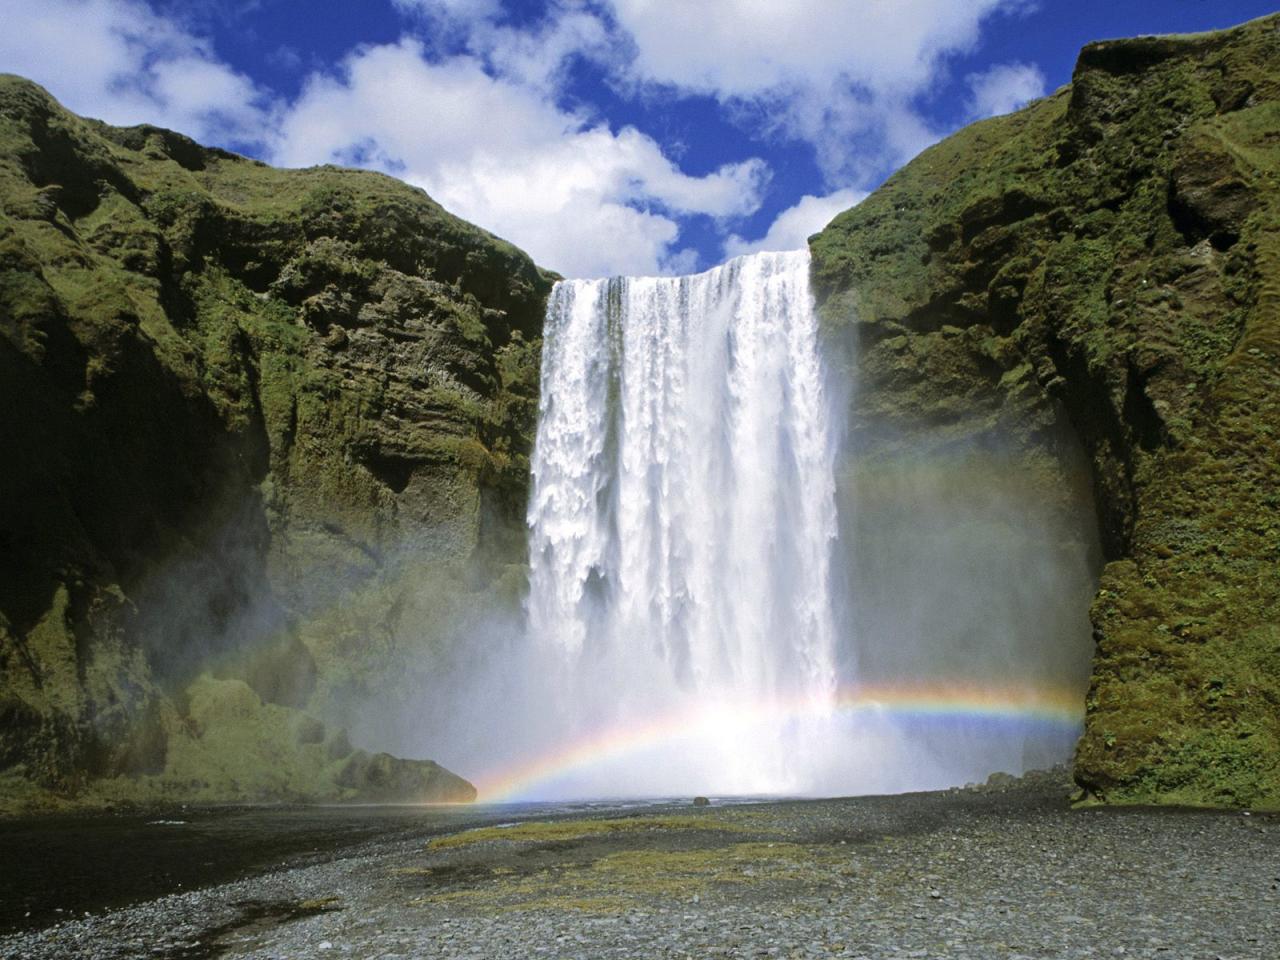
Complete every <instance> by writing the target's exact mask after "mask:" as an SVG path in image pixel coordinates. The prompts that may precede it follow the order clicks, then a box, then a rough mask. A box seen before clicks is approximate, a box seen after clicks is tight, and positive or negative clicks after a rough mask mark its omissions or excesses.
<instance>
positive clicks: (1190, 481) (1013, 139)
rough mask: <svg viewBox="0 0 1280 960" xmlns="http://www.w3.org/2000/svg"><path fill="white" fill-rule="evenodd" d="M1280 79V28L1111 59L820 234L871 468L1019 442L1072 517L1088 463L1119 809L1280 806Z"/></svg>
mask: <svg viewBox="0 0 1280 960" xmlns="http://www.w3.org/2000/svg"><path fill="white" fill-rule="evenodd" d="M1278 64H1280V17H1276V16H1272V17H1267V18H1263V19H1261V20H1257V21H1253V22H1251V23H1248V24H1245V25H1243V26H1241V27H1239V28H1236V29H1234V30H1229V31H1224V32H1220V33H1213V34H1205V35H1198V36H1187V37H1158V38H1140V39H1136V40H1124V41H1113V42H1106V43H1098V44H1093V45H1090V46H1088V47H1086V48H1085V49H1084V50H1083V51H1082V53H1081V54H1080V58H1079V62H1078V64H1077V67H1076V70H1075V74H1074V77H1073V80H1072V83H1071V85H1070V86H1069V87H1068V88H1065V89H1063V90H1060V91H1058V92H1057V93H1055V94H1054V95H1052V96H1050V97H1047V98H1045V99H1044V100H1042V101H1039V102H1037V103H1035V104H1033V105H1032V106H1030V107H1028V108H1027V109H1025V110H1023V111H1020V112H1018V113H1016V114H1013V115H1010V116H1006V117H999V118H996V119H992V120H987V121H984V122H981V123H978V124H975V125H973V126H971V127H969V128H966V129H965V130H963V131H961V132H960V133H958V134H956V135H955V136H953V137H951V138H949V139H947V140H945V141H943V142H942V143H940V144H938V145H937V146H935V147H933V148H931V149H930V150H928V151H926V152H925V153H924V154H922V155H921V156H920V157H919V158H917V159H916V160H915V161H913V162H912V163H911V164H909V165H908V166H907V167H906V168H904V169H903V170H901V171H900V172H899V173H897V174H895V175H894V176H893V177H892V178H891V179H890V180H889V181H888V182H887V183H886V184H885V185H884V186H883V187H882V188H881V189H880V190H878V191H877V192H875V193H874V194H872V195H871V196H870V197H869V198H868V199H867V200H865V201H864V202H863V203H862V204H861V205H859V206H858V207H857V208H855V209H853V210H851V211H848V212H846V213H845V214H843V215H841V216H840V217H838V218H837V219H836V220H835V222H834V223H832V224H831V225H830V226H829V227H828V228H827V229H826V230H825V231H823V233H821V234H820V235H818V236H817V237H815V238H814V239H813V240H812V241H811V244H812V249H813V254H814V260H815V266H814V270H815V281H816V285H817V288H818V290H819V296H820V299H821V302H822V305H821V309H822V315H823V318H824V324H825V328H826V331H827V333H828V335H829V336H830V337H831V339H832V341H833V342H835V343H843V342H852V343H856V346H857V348H856V349H854V350H851V351H850V352H849V353H848V354H847V356H848V358H849V360H848V362H849V363H850V364H851V368H850V370H849V373H850V376H851V378H852V379H853V381H854V382H855V383H856V384H857V403H856V404H855V405H854V406H853V407H852V408H851V414H850V416H851V440H852V442H853V444H854V446H855V447H856V449H858V450H859V452H860V454H861V455H863V456H865V457H866V458H868V459H869V460H870V461H872V462H874V461H875V460H876V458H889V457H893V456H895V455H898V454H900V453H901V451H903V450H904V449H909V450H911V451H914V453H915V454H918V455H920V456H929V457H936V458H942V459H945V458H947V457H949V456H955V455H958V452H961V451H965V450H974V449H1000V450H1003V451H1006V452H1008V453H1009V454H1010V455H1011V456H1013V457H1015V458H1016V459H1017V461H1018V463H1019V469H1020V470H1021V471H1022V472H1023V473H1024V474H1025V475H1027V476H1030V477H1032V478H1033V480H1032V481H1031V482H1032V484H1033V487H1034V488H1035V489H1038V491H1039V496H1042V497H1043V498H1044V499H1045V501H1046V502H1049V503H1054V502H1057V501H1059V500H1063V497H1064V492H1065V491H1067V490H1069V489H1070V488H1071V487H1072V485H1073V483H1074V481H1075V477H1074V474H1073V471H1072V468H1071V466H1070V464H1071V456H1070V453H1069V450H1068V447H1069V446H1070V445H1071V443H1072V442H1074V440H1075V439H1078V440H1079V441H1080V442H1081V443H1082V444H1083V447H1084V450H1085V453H1086V455H1087V459H1088V466H1089V475H1090V477H1091V480H1092V488H1093V494H1094V500H1095V502H1096V512H1097V522H1098V528H1099V533H1100V539H1101V544H1102V550H1103V554H1104V558H1105V561H1106V565H1105V567H1104V569H1103V570H1102V574H1101V584H1100V587H1099V589H1098V591H1097V593H1096V596H1095V598H1094V601H1093V604H1092V607H1091V610H1090V618H1091V621H1092V625H1093V635H1094V640H1095V643H1096V649H1095V653H1094V660H1093V668H1092V679H1091V683H1090V687H1089V691H1088V700H1087V718H1086V729H1085V733H1084V736H1083V739H1082V740H1081V741H1080V744H1079V747H1078V749H1077V753H1076V759H1075V776H1076V779H1077V781H1078V782H1079V784H1080V785H1081V786H1082V787H1083V788H1084V789H1085V790H1086V791H1087V792H1088V795H1089V796H1091V797H1093V798H1096V799H1099V800H1104V801H1112V802H1150V801H1154V802H1180V803H1197V804H1198V803H1208V804H1229V805H1270V806H1275V805H1278V804H1280V67H1277V65H1278ZM1036 478H1038V479H1036ZM1063 502H1064V503H1065V501H1063ZM1064 509H1065V506H1064Z"/></svg>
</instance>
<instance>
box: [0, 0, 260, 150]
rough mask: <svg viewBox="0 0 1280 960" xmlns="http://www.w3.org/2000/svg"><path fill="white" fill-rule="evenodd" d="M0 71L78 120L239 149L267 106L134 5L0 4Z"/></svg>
mask: <svg viewBox="0 0 1280 960" xmlns="http://www.w3.org/2000/svg"><path fill="white" fill-rule="evenodd" d="M0 23H3V24H4V29H3V30H0V65H2V66H3V68H4V69H5V70H8V71H11V72H14V73H18V74H21V75H23V76H25V77H28V78H30V79H32V80H35V81H36V82H37V83H40V84H42V85H43V86H45V87H47V88H48V89H50V90H51V91H52V92H53V93H54V94H55V95H56V96H57V97H58V98H59V99H60V100H62V102H63V103H65V104H66V105H67V106H68V107H70V108H71V109H72V110H75V111H76V112H78V113H82V114H87V115H89V116H92V117H98V118H100V119H103V120H107V121H109V122H111V123H116V124H135V123H144V122H146V123H153V124H157V125H160V126H167V127H172V128H174V129H177V130H181V131H182V132H184V133H186V134H188V135H190V136H192V137H196V138H197V139H203V140H214V141H218V142H221V143H233V144H240V145H244V146H249V145H253V144H255V143H259V142H261V138H262V136H263V132H264V131H265V130H266V129H268V128H269V126H270V122H269V113H270V109H271V103H270V99H269V98H268V97H267V96H266V95H265V94H264V93H263V92H262V91H261V90H259V89H258V88H257V87H256V86H255V84H254V83H253V81H251V80H250V79H249V78H248V77H246V76H244V74H242V73H239V72H237V71H236V70H233V69H232V68H231V67H229V66H227V65H226V64H225V63H223V62H222V61H221V60H220V59H219V58H218V57H217V55H216V54H215V53H214V51H213V50H212V48H211V47H210V45H209V44H208V43H207V42H206V41H205V40H203V39H202V38H200V37H198V36H196V35H194V34H193V33H191V32H190V31H188V30H187V29H185V28H184V27H183V26H182V25H181V24H179V23H177V22H175V21H173V20H170V19H166V18H164V17H161V16H159V15H157V14H156V13H155V12H154V11H153V10H152V9H151V8H150V7H149V6H148V5H147V4H145V3H142V2H137V0H41V2H40V3H38V4H37V3H31V2H29V0H0Z"/></svg>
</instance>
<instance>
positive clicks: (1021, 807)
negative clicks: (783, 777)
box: [0, 777, 1280, 960]
mask: <svg viewBox="0 0 1280 960" xmlns="http://www.w3.org/2000/svg"><path fill="white" fill-rule="evenodd" d="M0 957H4V958H6V960H8V958H12V960H18V958H54V957H57V958H68V957H76V958H80V957H83V958H93V960H109V958H122V957H152V958H159V960H165V958H171V960H204V958H212V957H228V958H263V960H265V958H279V960H285V958H304V957H322V958H334V960H337V958H348V957H351V958H370V960H372V958H384V960H393V958H404V960H408V958H427V957H431V958H435V957H440V958H474V960H488V958H493V960H507V958H524V957H528V958H535V957H555V958H581V960H603V958H613V957H619V958H621V957H698V958H702V957H751V958H757V957H760V958H768V957H785V958H789V957H800V958H807V957H866V958H873V957H874V958H880V957H893V958H899V960H900V958H908V957H921V958H942V957H947V958H951V957H955V958H961V957H966V958H967V957H972V958H983V960H988V958H1015V957H1026V958H1036V960H1039V958H1059V957H1060V958H1077V957H1159V958H1168V960H1174V958H1177V960H1182V958H1205V960H1212V958H1215V957H1217V958H1231V960H1246V958H1248V960H1254V958H1256V960H1277V958H1280V816H1277V815H1275V814H1261V813H1253V814H1245V813H1239V812H1236V813H1214V812H1197V811H1174V810H1146V809H1128V810H1109V809H1092V810H1071V809H1069V807H1068V806H1067V803H1066V800H1065V792H1064V789H1063V785H1062V783H1061V781H1060V780H1058V779H1055V778H1047V777H1039V778H1029V779H1027V780H1025V781H1020V782H1017V783H1014V784H1010V785H1005V786H1003V787H1001V788H987V789H982V790H977V791H952V792H945V793H927V794H911V795H905V796H896V797H865V798H855V799H845V800H822V801H794V802H785V803H770V804H758V805H739V806H722V805H716V804H713V805H711V806H710V807H697V808H695V807H692V806H679V807H675V806H673V807H666V808H649V809H645V810H643V811H641V812H628V813H626V814H625V815H623V816H619V815H618V814H616V813H615V814H612V815H598V816H594V817H589V818H581V817H579V818H576V819H551V820H540V821H533V822H523V823H520V824H517V825H505V824H504V825H502V826H500V827H496V828H495V827H487V828H482V829H477V830H471V831H465V832H460V833H456V834H452V835H449V836H445V837H443V838H441V837H437V838H434V839H428V838H426V837H418V838H408V839H406V838H405V837H404V836H403V834H399V835H397V836H396V837H394V838H390V839H378V840H371V841H367V842H365V843H363V844H360V845H358V846H356V847H353V848H348V849H347V850H345V851H343V852H341V853H340V854H337V855H335V857H334V858H333V859H330V860H327V861H321V862H315V861H314V855H313V859H312V862H310V863H308V864H306V865H301V866H298V865H295V866H288V865H284V866H282V867H281V869H279V870H277V871H275V872H273V873H269V874H266V875H264V876H257V877H255V878H252V879H247V880H241V881H237V882H233V883H225V884H220V885H217V886H212V887H209V888H207V889H204V890H199V891H192V892H188V893H183V894H178V895H174V896H169V897H164V898H161V899H158V900H152V901H150V902H147V903H143V904H139V905H136V906H132V907H127V908H123V909H118V910H113V911H109V912H106V913H104V914H101V915H95V916H88V917H83V918H80V919H77V920H71V921H66V922H63V923H60V924H57V925H55V926H52V927H47V928H45V929H43V930H38V931H29V932H25V933H20V934H15V935H11V936H9V937H5V938H2V939H0Z"/></svg>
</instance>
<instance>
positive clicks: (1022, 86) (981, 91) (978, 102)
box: [965, 63, 1045, 120]
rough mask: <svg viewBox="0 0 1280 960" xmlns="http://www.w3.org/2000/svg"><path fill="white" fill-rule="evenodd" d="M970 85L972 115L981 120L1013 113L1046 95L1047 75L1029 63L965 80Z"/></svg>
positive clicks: (1000, 66)
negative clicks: (1045, 77) (1045, 80)
mask: <svg viewBox="0 0 1280 960" xmlns="http://www.w3.org/2000/svg"><path fill="white" fill-rule="evenodd" d="M965 83H967V84H968V85H969V90H970V92H971V97H970V100H969V115H970V116H971V117H972V118H973V119H975V120H980V119H982V118H984V117H995V116H999V115H1000V114H1002V113H1012V112H1013V111H1014V110H1017V109H1018V108H1019V107H1022V106H1026V104H1027V103H1028V102H1030V101H1032V100H1034V99H1036V98H1037V97H1043V96H1044V95H1045V82H1044V74H1043V73H1041V72H1040V68H1039V67H1037V66H1035V64H1030V63H1001V64H997V65H996V66H994V67H992V68H991V69H990V70H987V71H985V72H983V73H971V74H969V76H967V77H965Z"/></svg>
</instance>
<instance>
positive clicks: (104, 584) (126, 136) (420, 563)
mask: <svg viewBox="0 0 1280 960" xmlns="http://www.w3.org/2000/svg"><path fill="white" fill-rule="evenodd" d="M550 282H551V281H550V278H548V277H547V276H546V275H544V274H543V273H541V272H540V271H539V270H538V269H537V268H536V267H535V266H534V265H533V264H532V263H531V262H530V261H529V259H528V258H527V257H526V256H524V254H522V253H521V252H520V251H518V250H516V249H515V248H513V247H511V246H510V245H508V244H506V243H504V242H503V241H501V240H498V239H497V238H495V237H493V236H491V235H489V234H487V233H485V232H483V231H481V230H478V229H476V228H475V227H472V226H470V225H469V224H466V223H464V222H462V221H460V220H458V219H457V218H455V217H452V216H450V215H449V214H447V213H445V212H444V211H443V210H442V209H441V208H440V207H439V206H438V205H437V204H436V203H435V202H433V201H432V200H431V199H430V198H429V197H427V196H426V195H425V194H424V193H422V192H421V191H419V190H416V189H413V188H410V187H408V186H406V185H404V184H402V183H399V182H397V181H395V180H393V179H391V178H388V177H384V176H380V175H377V174H372V173H362V172H355V171H349V170H340V169H335V168H330V167H322V168H316V169H310V170H296V171H285V170H276V169H272V168H270V167H267V166H265V165H263V164H260V163H256V162H254V161H250V160H247V159H244V158H241V157H237V156H234V155H232V154H229V153H225V152H223V151H219V150H211V149H206V148H204V147H201V146H198V145H197V144H195V143H193V142H191V141H189V140H187V139H186V138H184V137H181V136H179V135H177V134H174V133H171V132H168V131H164V130H159V129H155V128H151V127H135V128H129V129H117V128H112V127H108V126H105V125H103V124H101V123H98V122H95V121H91V120H84V119H81V118H78V117H75V116H73V115H71V114H70V113H68V112H66V111H65V110H63V109H62V108H61V107H60V106H59V105H58V104H57V103H55V102H54V101H53V100H52V99H51V98H50V97H49V96H48V95H47V94H46V93H45V92H44V91H43V90H41V89H39V88H38V87H36V86H34V85H33V84H30V83H28V82H26V81H23V80H20V79H18V78H15V77H0V334H2V335H0V450H3V451H4V455H3V461H4V467H3V469H2V470H0V770H3V771H4V772H3V773H0V777H3V778H4V783H5V789H4V790H3V791H0V792H2V793H3V794H4V795H5V796H7V797H11V798H12V797H27V798H33V797H40V796H45V797H47V796H66V797H80V798H81V799H85V798H88V799H93V798H94V797H100V798H110V797H114V796H120V797H127V798H133V799H141V800H145V799H148V798H153V797H171V798H178V797H184V798H185V797H197V798H206V799H250V798H254V799H261V798H280V797H316V796H331V797H351V796H368V797H376V798H378V799H387V798H389V797H392V796H396V797H399V798H402V799H403V798H406V797H410V798H415V799H433V798H434V799H458V798H460V797H461V796H462V795H464V794H466V793H467V788H466V787H465V786H459V783H458V782H457V781H456V780H454V779H451V778H450V775H448V774H446V773H445V772H443V771H439V769H438V768H436V767H434V765H421V766H419V767H412V765H408V766H406V765H405V763H404V762H402V761H392V760H391V759H390V758H383V757H369V756H368V755H364V754H362V753H360V752H358V751H353V750H352V748H351V746H350V744H348V743H347V741H346V737H345V735H344V734H342V733H341V731H340V729H339V728H340V727H342V726H344V725H345V724H347V723H348V722H350V721H351V719H352V717H353V709H354V705H357V704H359V703H361V702H363V701H364V700H365V699H367V696H368V695H369V693H370V691H371V690H375V689H376V690H378V691H379V695H380V696H382V697H384V698H385V697H394V696H396V695H397V691H401V692H402V691H403V690H404V689H406V688H408V687H410V686H412V684H413V683H414V681H415V677H417V676H418V674H420V671H421V670H422V669H424V667H423V666H422V664H423V663H425V662H429V661H430V657H424V656H423V654H424V652H426V651H430V652H431V653H433V654H434V655H435V656H436V657H437V658H438V659H443V658H447V656H448V655H449V649H448V647H449V644H450V643H451V642H452V641H453V639H455V638H457V637H459V636H462V635H463V634H464V633H465V630H466V628H467V624H468V623H469V621H470V620H471V619H472V618H477V617H480V616H484V617H486V618H492V617H493V616H495V615H496V614H495V611H501V610H502V609H503V606H504V604H507V605H508V606H509V605H510V601H511V598H512V597H513V596H514V593H515V588H514V587H513V584H518V583H519V582H520V577H519V564H520V563H521V562H522V560H523V557H522V551H523V539H522V526H523V525H522V517H523V498H524V496H525V487H526V475H527V455H528V452H529V446H530V444H531V442H532V430H533V419H534V417H535V415H536V391H537V376H538V352H539V342H540V341H539V336H540V329H541V321H542V311H543V303H544V300H545V296H546V293H547V291H548V289H549V287H550ZM415 671H417V672H418V674H416V673H415Z"/></svg>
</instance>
